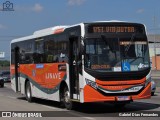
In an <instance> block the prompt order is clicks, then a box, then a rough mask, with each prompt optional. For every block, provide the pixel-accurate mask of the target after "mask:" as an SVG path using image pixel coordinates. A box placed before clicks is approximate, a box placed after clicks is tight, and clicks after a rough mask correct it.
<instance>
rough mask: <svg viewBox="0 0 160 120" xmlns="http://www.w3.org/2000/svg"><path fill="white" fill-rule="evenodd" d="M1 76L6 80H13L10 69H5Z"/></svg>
mask: <svg viewBox="0 0 160 120" xmlns="http://www.w3.org/2000/svg"><path fill="white" fill-rule="evenodd" d="M0 77H2V78H3V80H4V82H10V81H11V78H10V71H3V72H1V74H0Z"/></svg>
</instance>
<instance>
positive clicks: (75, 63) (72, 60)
mask: <svg viewBox="0 0 160 120" xmlns="http://www.w3.org/2000/svg"><path fill="white" fill-rule="evenodd" d="M69 41H70V44H69V76H70V96H71V99H78V96H79V46H78V37H71V38H70V39H69Z"/></svg>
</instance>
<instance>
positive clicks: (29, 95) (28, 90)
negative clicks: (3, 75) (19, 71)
mask: <svg viewBox="0 0 160 120" xmlns="http://www.w3.org/2000/svg"><path fill="white" fill-rule="evenodd" d="M25 94H26V99H27V101H28V102H32V101H33V97H32V92H31V85H30V82H29V81H27V83H26V87H25Z"/></svg>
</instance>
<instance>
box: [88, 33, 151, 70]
mask: <svg viewBox="0 0 160 120" xmlns="http://www.w3.org/2000/svg"><path fill="white" fill-rule="evenodd" d="M85 67H86V68H88V69H92V70H95V71H99V72H113V71H115V72H127V71H139V70H143V69H146V68H148V67H150V64H149V51H148V43H147V40H146V38H135V36H134V35H132V36H131V37H128V38H125V37H124V38H122V37H121V38H106V37H101V38H86V39H85Z"/></svg>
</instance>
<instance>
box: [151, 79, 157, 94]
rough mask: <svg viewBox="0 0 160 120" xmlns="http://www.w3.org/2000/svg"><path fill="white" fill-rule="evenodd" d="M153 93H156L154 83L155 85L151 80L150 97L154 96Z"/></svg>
mask: <svg viewBox="0 0 160 120" xmlns="http://www.w3.org/2000/svg"><path fill="white" fill-rule="evenodd" d="M155 91H156V83H155V81H154V80H153V79H152V81H151V95H152V96H153V95H154V93H155Z"/></svg>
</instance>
